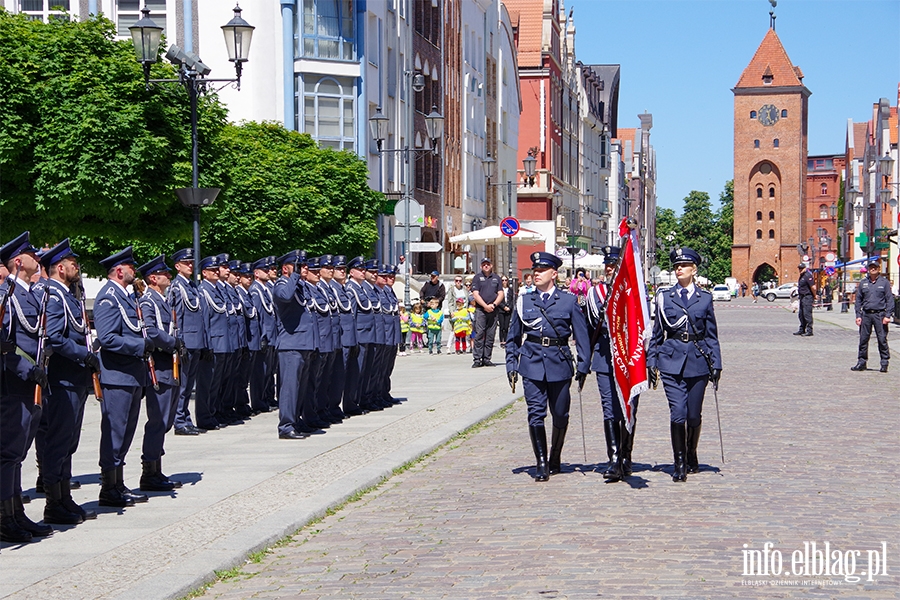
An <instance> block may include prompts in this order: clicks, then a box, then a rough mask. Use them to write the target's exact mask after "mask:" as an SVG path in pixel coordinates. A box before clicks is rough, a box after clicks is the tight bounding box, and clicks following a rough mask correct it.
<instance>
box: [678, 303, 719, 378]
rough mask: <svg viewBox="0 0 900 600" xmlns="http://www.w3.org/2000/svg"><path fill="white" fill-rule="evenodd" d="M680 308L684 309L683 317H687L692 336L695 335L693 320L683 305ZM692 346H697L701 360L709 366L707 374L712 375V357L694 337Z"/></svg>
mask: <svg viewBox="0 0 900 600" xmlns="http://www.w3.org/2000/svg"><path fill="white" fill-rule="evenodd" d="M681 310H682V311H684V318H685V319H687V323H688V325H689V326H690V328H691V333H692V334H694V337H695V338H696V336H697V329H696V328H695V327H694V320H693V319H691V316H690V315H689V314H688V311H687V309H686V308H685V307H683V306H682V307H681ZM694 346H695V347H696V348H697V352H699V353H700V356H702V357H703V360H705V361H706V366H707V368H709V374H710V375H712V372H713V360H712V357H711V356H710V355H709V354H708V353H706V352H704V351H703V348H701V347H700V344H699V343H698V341H697V340H696V339H694Z"/></svg>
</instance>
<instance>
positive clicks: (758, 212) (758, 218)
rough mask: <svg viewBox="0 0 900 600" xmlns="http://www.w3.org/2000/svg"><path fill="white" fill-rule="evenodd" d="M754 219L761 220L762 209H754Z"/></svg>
mask: <svg viewBox="0 0 900 600" xmlns="http://www.w3.org/2000/svg"><path fill="white" fill-rule="evenodd" d="M756 220H757V221H762V211H761V210H758V211H756Z"/></svg>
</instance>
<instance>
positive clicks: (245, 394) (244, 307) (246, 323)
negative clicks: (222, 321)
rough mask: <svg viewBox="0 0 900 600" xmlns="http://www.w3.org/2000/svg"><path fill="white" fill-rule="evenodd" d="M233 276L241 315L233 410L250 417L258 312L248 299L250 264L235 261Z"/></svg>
mask: <svg viewBox="0 0 900 600" xmlns="http://www.w3.org/2000/svg"><path fill="white" fill-rule="evenodd" d="M232 274H233V275H234V276H235V284H234V286H233V289H234V291H235V293H236V294H237V300H238V303H239V307H240V310H239V313H240V315H241V317H242V321H241V336H240V338H241V339H242V340H243V349H242V351H241V353H240V354H239V355H238V356H239V359H238V361H237V374H236V379H235V381H236V384H235V387H234V392H235V393H234V398H235V400H234V410H235V412H236V413H237V416H238V417H239V418H250V417H253V416H255V415H257V414H259V413H258V412H254V411H253V409H252V408H251V407H250V394H249V391H248V388H249V386H250V366H251V364H252V361H253V358H252V357H253V354H254V353H258V352H259V342H260V336H259V314H258V313H257V312H256V308H255V307H254V306H253V301H252V300H251V299H250V293H249V291H248V290H249V288H250V283H251V282H252V281H253V279H252V275H251V274H250V264H249V263H245V262H237V264H236V265H235V266H234V268H233V269H232Z"/></svg>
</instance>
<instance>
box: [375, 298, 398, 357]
mask: <svg viewBox="0 0 900 600" xmlns="http://www.w3.org/2000/svg"><path fill="white" fill-rule="evenodd" d="M375 289H376V290H377V291H378V294H379V295H380V296H381V325H382V327H384V344H385V345H386V346H391V345H394V344H399V343H400V340H399V339H397V340H395V339H394V337H395V333H396V329H397V324H396V323H395V322H394V320H395V317H394V313H395V312H397V305H396V304H394V295H393V294H392V293H391V289H390V288H389V287H388V286H384V287H378V286H375Z"/></svg>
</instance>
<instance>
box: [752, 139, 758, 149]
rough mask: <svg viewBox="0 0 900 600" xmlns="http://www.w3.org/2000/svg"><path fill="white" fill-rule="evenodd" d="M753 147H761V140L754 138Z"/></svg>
mask: <svg viewBox="0 0 900 600" xmlns="http://www.w3.org/2000/svg"><path fill="white" fill-rule="evenodd" d="M753 147H754V148H759V140H753Z"/></svg>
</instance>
